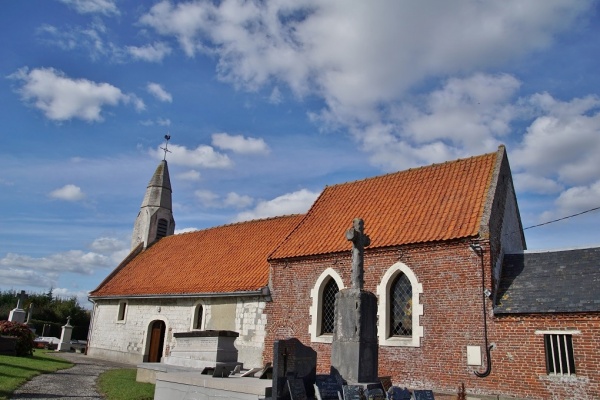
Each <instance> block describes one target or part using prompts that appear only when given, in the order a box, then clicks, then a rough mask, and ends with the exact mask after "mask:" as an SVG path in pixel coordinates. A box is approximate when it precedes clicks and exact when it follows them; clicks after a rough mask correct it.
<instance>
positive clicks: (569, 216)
mask: <svg viewBox="0 0 600 400" xmlns="http://www.w3.org/2000/svg"><path fill="white" fill-rule="evenodd" d="M596 210H600V207H594V208H590V209H589V210H585V211H582V212H579V213H577V214H573V215H567V216H566V217H562V218H559V219H553V220H552V221H547V222H543V223H541V224H537V225H531V226H528V227H527V228H523V230H527V229H531V228H537V227H538V226H543V225H548V224H552V223H554V222H558V221H562V220H565V219H569V218H573V217H577V216H578V215H581V214H585V213H589V212H592V211H596Z"/></svg>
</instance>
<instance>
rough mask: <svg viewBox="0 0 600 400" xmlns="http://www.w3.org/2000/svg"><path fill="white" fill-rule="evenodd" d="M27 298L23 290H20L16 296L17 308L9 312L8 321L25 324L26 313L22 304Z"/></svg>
mask: <svg viewBox="0 0 600 400" xmlns="http://www.w3.org/2000/svg"><path fill="white" fill-rule="evenodd" d="M26 298H27V294H26V293H25V291H24V290H21V293H19V294H18V295H17V306H16V307H15V308H14V309H13V310H11V312H10V313H9V315H8V320H9V321H12V322H20V323H22V324H23V323H25V316H26V314H27V313H26V312H25V310H23V302H24V301H25V299H26Z"/></svg>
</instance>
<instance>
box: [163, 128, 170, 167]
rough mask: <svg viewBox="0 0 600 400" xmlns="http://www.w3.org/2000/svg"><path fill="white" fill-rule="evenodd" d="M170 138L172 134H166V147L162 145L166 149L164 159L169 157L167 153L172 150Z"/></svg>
mask: <svg viewBox="0 0 600 400" xmlns="http://www.w3.org/2000/svg"><path fill="white" fill-rule="evenodd" d="M169 139H171V135H169V134H167V135H165V147H161V149H162V150H164V151H165V156H164V157H163V161H164V160H166V159H167V153H170V152H171V150H169Z"/></svg>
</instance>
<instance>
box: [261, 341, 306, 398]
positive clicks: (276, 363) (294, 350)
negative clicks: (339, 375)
mask: <svg viewBox="0 0 600 400" xmlns="http://www.w3.org/2000/svg"><path fill="white" fill-rule="evenodd" d="M316 374H317V352H316V351H314V350H313V349H312V348H311V347H310V346H305V345H304V344H302V342H300V341H299V340H298V339H296V338H291V339H285V340H276V341H275V343H274V344H273V392H272V397H273V399H274V400H288V399H290V391H289V386H288V385H287V381H288V380H291V379H294V380H296V381H295V382H294V384H295V385H296V386H297V381H298V380H301V381H302V382H303V384H304V390H305V393H306V395H307V396H309V397H312V396H313V395H314V387H313V384H314V382H315V376H316Z"/></svg>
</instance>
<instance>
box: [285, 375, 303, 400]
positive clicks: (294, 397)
mask: <svg viewBox="0 0 600 400" xmlns="http://www.w3.org/2000/svg"><path fill="white" fill-rule="evenodd" d="M287 385H288V391H289V393H290V398H291V400H307V397H306V388H305V387H304V381H303V380H302V379H298V378H289V379H288V381H287Z"/></svg>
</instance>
